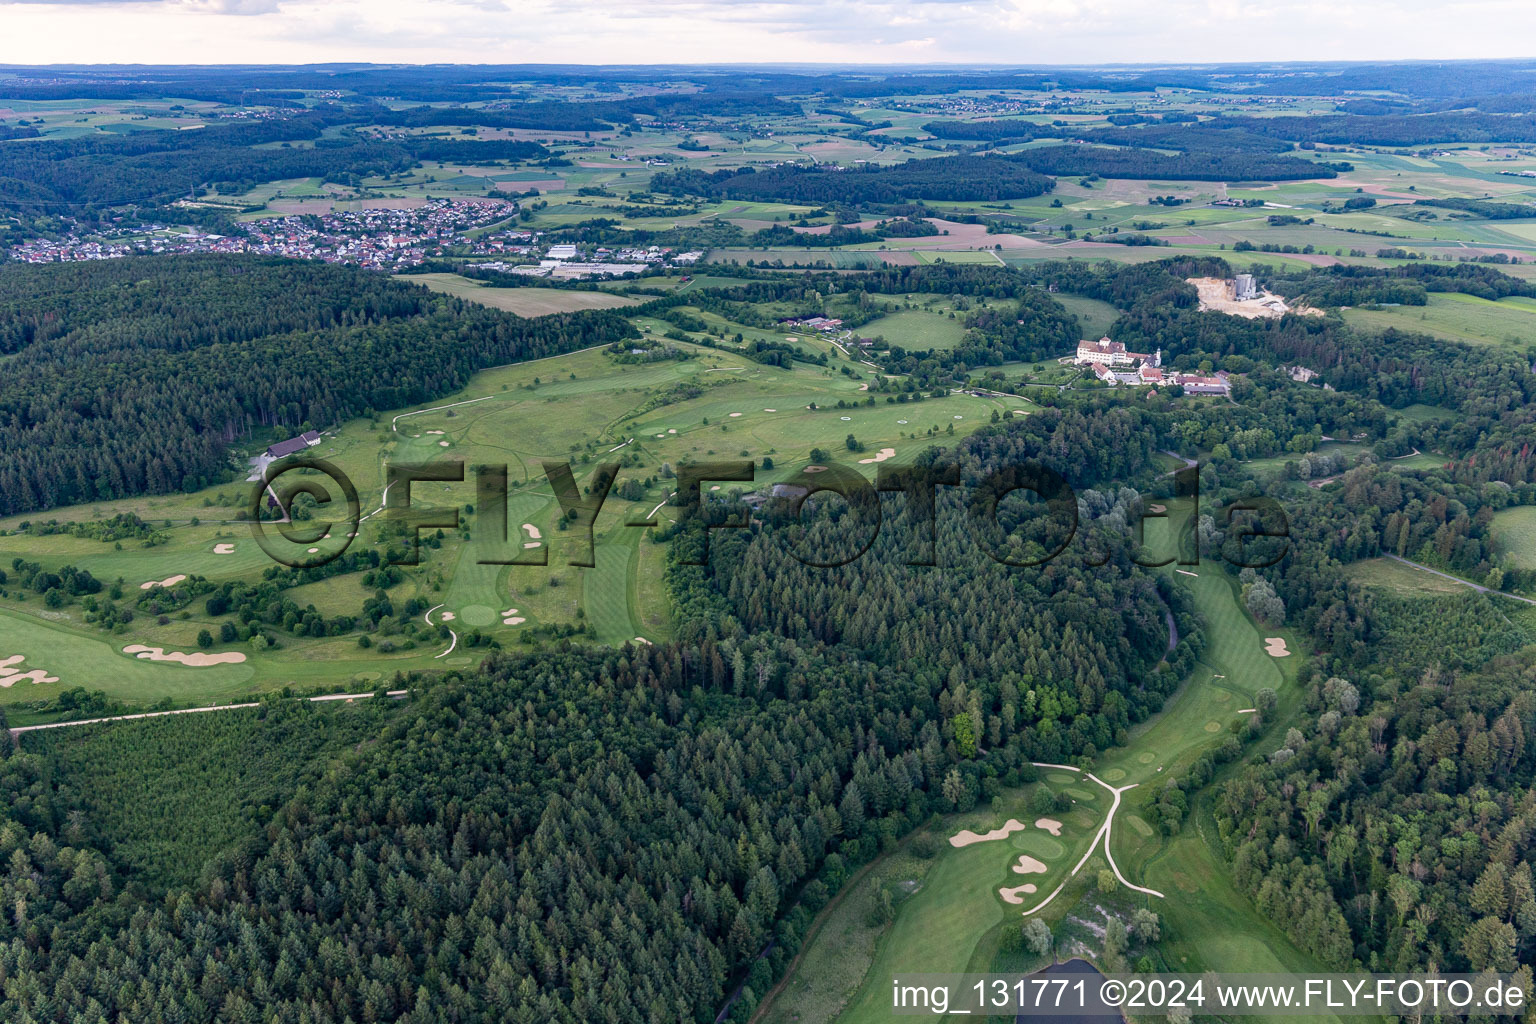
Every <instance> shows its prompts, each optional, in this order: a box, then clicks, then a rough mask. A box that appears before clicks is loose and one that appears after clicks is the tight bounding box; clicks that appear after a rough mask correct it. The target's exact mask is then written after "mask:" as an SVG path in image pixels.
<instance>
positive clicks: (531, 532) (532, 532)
mask: <svg viewBox="0 0 1536 1024" xmlns="http://www.w3.org/2000/svg"><path fill="white" fill-rule="evenodd" d="M523 529H524V530H527V531H528V536H529V537H531V538H532V539H534V540H541V539H543V537H544V535H543V534H542V533H540V532H539V528H538V527H537V526H534V525H533V524H532V523H524V524H523Z"/></svg>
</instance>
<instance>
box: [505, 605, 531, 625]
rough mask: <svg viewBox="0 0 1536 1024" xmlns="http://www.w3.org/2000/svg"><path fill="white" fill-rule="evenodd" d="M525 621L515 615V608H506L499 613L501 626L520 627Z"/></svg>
mask: <svg viewBox="0 0 1536 1024" xmlns="http://www.w3.org/2000/svg"><path fill="white" fill-rule="evenodd" d="M527 621H528V620H527V619H525V618H523V617H522V616H521V615H519V614H517V609H516V608H508V609H507V610H506V611H504V612H502V613H501V624H502V625H503V626H521V625H522V624H523V623H525V622H527Z"/></svg>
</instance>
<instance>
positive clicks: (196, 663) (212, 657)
mask: <svg viewBox="0 0 1536 1024" xmlns="http://www.w3.org/2000/svg"><path fill="white" fill-rule="evenodd" d="M123 653H124V654H131V655H133V656H134V657H136V658H138V659H139V660H140V661H177V662H180V663H181V664H183V665H190V666H191V667H192V668H207V667H208V666H209V665H238V664H240V663H241V662H242V661H244V660H245V655H244V654H242V653H240V652H239V651H225V652H224V653H222V654H203V653H202V652H198V653H196V654H186V653H184V652H182V651H170V652H169V653H167V652H166V650H165V649H164V648H163V647H145V646H144V645H143V644H129V645H128V646H127V647H124V648H123Z"/></svg>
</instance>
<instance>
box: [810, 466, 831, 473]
mask: <svg viewBox="0 0 1536 1024" xmlns="http://www.w3.org/2000/svg"><path fill="white" fill-rule="evenodd" d="M805 471H806V472H807V473H825V472H826V471H827V467H826V466H806V467H805Z"/></svg>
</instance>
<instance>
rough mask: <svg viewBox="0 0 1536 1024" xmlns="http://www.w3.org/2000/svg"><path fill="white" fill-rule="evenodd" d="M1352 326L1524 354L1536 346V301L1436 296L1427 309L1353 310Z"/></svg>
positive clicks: (1350, 313)
mask: <svg viewBox="0 0 1536 1024" xmlns="http://www.w3.org/2000/svg"><path fill="white" fill-rule="evenodd" d="M1344 319H1345V320H1347V321H1348V322H1349V323H1351V324H1354V325H1357V326H1360V327H1367V328H1372V329H1376V330H1386V329H1388V328H1396V329H1397V330H1400V331H1418V332H1420V333H1423V334H1433V335H1434V336H1436V337H1438V338H1445V339H1446V340H1448V341H1459V342H1463V343H1466V344H1469V345H1496V346H1500V347H1503V348H1509V349H1513V350H1515V351H1519V352H1523V351H1525V350H1526V349H1528V348H1530V347H1531V346H1532V345H1533V344H1536V299H1527V298H1520V297H1513V298H1508V299H1500V300H1498V301H1497V302H1495V301H1491V300H1489V299H1482V298H1478V297H1477V296H1475V295H1463V294H1461V293H1460V292H1436V293H1433V294H1431V295H1430V296H1429V304H1428V305H1427V306H1390V307H1382V308H1377V309H1350V310H1346V311H1345V312H1344Z"/></svg>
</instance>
